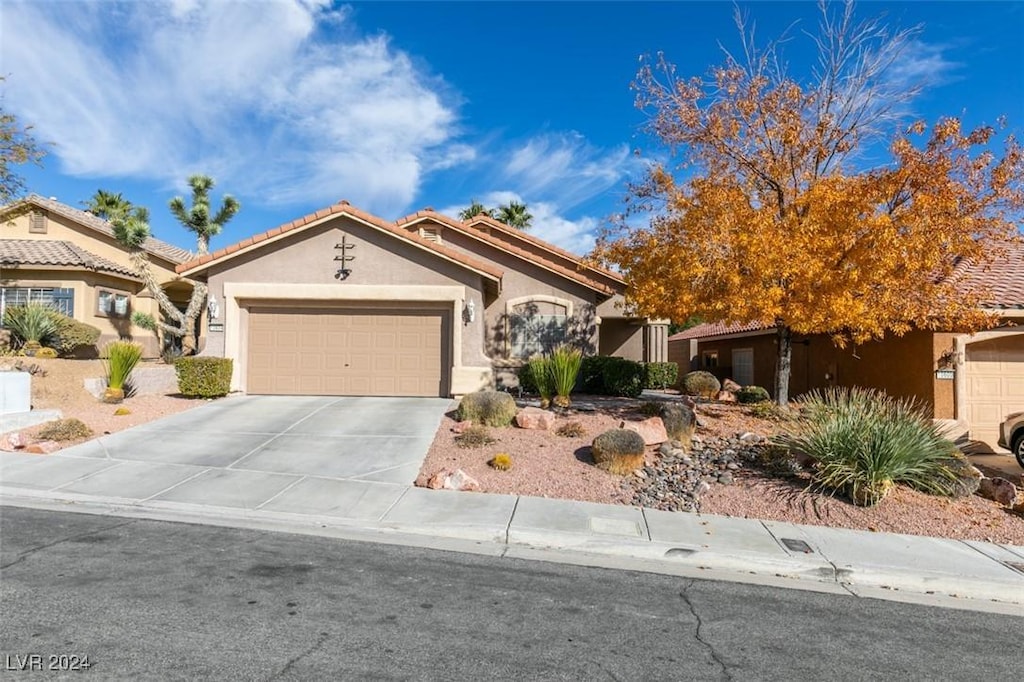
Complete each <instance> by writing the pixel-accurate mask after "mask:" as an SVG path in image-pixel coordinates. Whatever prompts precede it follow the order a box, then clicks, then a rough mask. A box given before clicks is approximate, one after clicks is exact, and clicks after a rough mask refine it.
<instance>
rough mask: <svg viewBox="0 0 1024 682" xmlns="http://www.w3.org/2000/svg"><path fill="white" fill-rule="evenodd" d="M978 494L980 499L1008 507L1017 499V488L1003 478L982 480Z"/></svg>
mask: <svg viewBox="0 0 1024 682" xmlns="http://www.w3.org/2000/svg"><path fill="white" fill-rule="evenodd" d="M978 494H979V495H981V496H982V497H984V498H986V499H989V500H992V501H993V502H998V503H999V504H1002V505H1005V506H1007V507H1009V506H1010V505H1012V504H1013V503H1014V501H1015V500H1016V499H1017V486H1015V485H1014V484H1013V483H1010V482H1009V481H1008V480H1006V479H1005V478H1000V477H998V476H997V477H995V478H983V479H981V485H979V486H978Z"/></svg>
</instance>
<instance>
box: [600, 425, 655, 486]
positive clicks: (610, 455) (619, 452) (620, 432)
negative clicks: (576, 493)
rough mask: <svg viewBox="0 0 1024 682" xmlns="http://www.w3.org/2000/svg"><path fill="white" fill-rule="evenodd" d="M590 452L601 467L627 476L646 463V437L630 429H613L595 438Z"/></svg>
mask: <svg viewBox="0 0 1024 682" xmlns="http://www.w3.org/2000/svg"><path fill="white" fill-rule="evenodd" d="M590 453H591V455H592V456H593V457H594V464H596V465H597V466H598V467H599V468H601V469H604V470H605V471H607V472H609V473H612V474H618V475H620V476H625V475H627V474H631V473H633V472H634V471H636V470H637V469H639V468H640V467H642V466H643V465H644V438H643V436H641V435H640V434H639V433H637V432H636V431H630V430H629V429H612V430H611V431H605V432H604V433H602V434H601V435H600V436H598V437H597V438H595V439H594V442H593V443H592V444H591V446H590Z"/></svg>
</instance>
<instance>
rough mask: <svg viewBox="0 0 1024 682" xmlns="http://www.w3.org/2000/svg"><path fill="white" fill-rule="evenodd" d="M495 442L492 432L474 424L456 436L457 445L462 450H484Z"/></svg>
mask: <svg viewBox="0 0 1024 682" xmlns="http://www.w3.org/2000/svg"><path fill="white" fill-rule="evenodd" d="M493 442H494V438H492V437H491V432H490V431H488V430H487V428H486V427H484V426H480V425H479V424H474V425H473V426H470V427H469V428H468V429H466V430H465V431H463V432H462V433H460V434H459V435H457V436H455V444H456V445H458V446H459V447H460V448H482V447H483V446H485V445H490V444H491V443H493Z"/></svg>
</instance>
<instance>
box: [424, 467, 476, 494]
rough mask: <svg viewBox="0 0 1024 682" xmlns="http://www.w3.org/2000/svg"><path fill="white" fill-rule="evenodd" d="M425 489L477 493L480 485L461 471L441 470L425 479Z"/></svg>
mask: <svg viewBox="0 0 1024 682" xmlns="http://www.w3.org/2000/svg"><path fill="white" fill-rule="evenodd" d="M426 487H428V488H430V489H432V490H465V491H478V490H480V483H479V482H478V481H477V480H476V479H475V478H473V477H472V476H470V475H469V474H467V473H466V472H465V471H463V470H462V469H456V470H455V471H451V470H450V469H441V470H440V471H438V472H437V473H436V474H434V475H433V476H431V477H430V478H429V479H427V486H426Z"/></svg>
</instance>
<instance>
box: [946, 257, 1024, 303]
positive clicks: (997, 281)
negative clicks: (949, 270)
mask: <svg viewBox="0 0 1024 682" xmlns="http://www.w3.org/2000/svg"><path fill="white" fill-rule="evenodd" d="M954 277H956V278H957V279H956V281H957V289H958V290H959V291H961V292H962V293H970V292H979V291H980V292H984V294H986V296H985V298H987V299H989V300H984V301H982V305H983V306H984V307H986V308H1024V241H1021V242H1019V243H1017V244H1014V245H1011V246H1010V247H1009V249H1008V251H1007V253H1006V254H1005V255H1003V256H1000V257H999V258H995V259H993V260H991V261H989V262H988V264H987V266H986V265H985V264H979V263H969V262H963V263H961V264H960V265H958V266H957V271H956V274H955V275H954Z"/></svg>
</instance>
